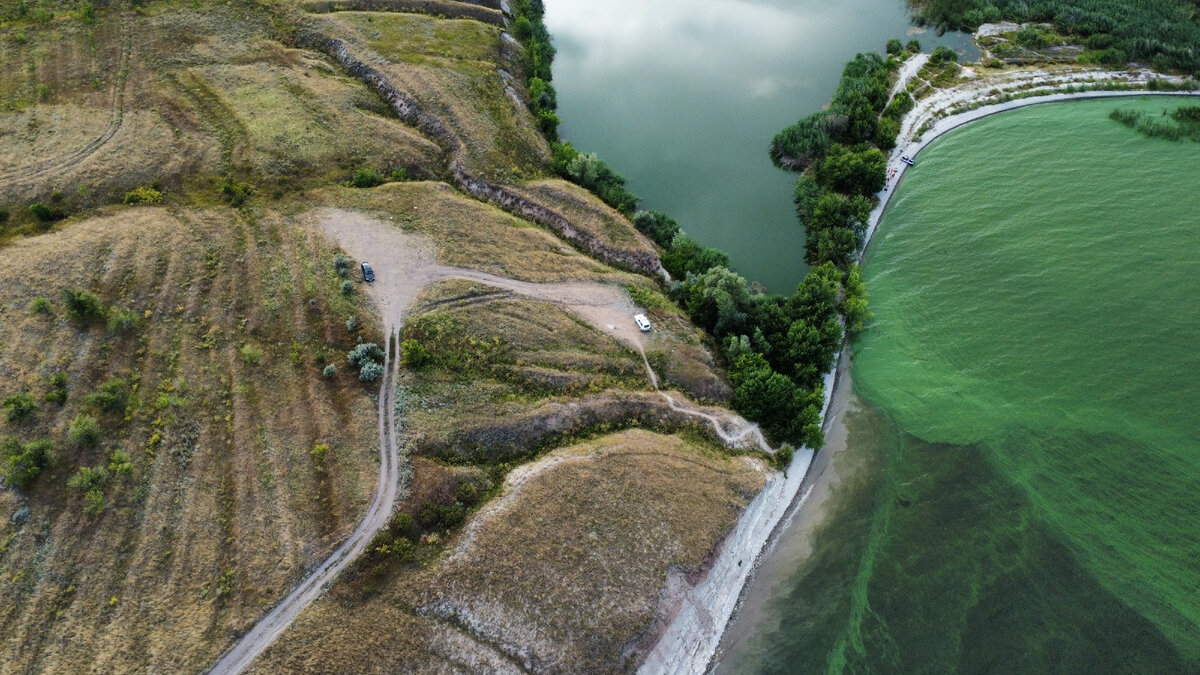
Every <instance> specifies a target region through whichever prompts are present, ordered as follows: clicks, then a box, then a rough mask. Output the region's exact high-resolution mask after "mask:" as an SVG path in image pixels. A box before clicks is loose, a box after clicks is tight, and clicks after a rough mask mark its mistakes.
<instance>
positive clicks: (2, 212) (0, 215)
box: [0, 209, 8, 225]
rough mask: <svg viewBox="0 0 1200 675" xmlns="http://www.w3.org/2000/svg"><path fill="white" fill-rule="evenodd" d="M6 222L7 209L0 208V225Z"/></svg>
mask: <svg viewBox="0 0 1200 675" xmlns="http://www.w3.org/2000/svg"><path fill="white" fill-rule="evenodd" d="M7 222H8V209H0V225H3V224H4V223H7Z"/></svg>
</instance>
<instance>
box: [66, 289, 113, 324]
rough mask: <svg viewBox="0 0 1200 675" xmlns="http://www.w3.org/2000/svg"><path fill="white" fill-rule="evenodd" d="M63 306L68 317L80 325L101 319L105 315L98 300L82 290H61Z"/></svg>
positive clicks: (92, 294)
mask: <svg viewBox="0 0 1200 675" xmlns="http://www.w3.org/2000/svg"><path fill="white" fill-rule="evenodd" d="M63 306H64V307H66V309H67V316H68V317H70V318H71V319H74V320H75V321H79V322H81V323H87V322H90V321H92V320H95V319H103V318H104V315H105V313H106V310H105V308H104V305H103V304H102V303H101V302H100V298H98V297H96V294H95V293H92V292H91V291H86V290H83V289H82V288H66V289H63Z"/></svg>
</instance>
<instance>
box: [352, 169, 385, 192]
mask: <svg viewBox="0 0 1200 675" xmlns="http://www.w3.org/2000/svg"><path fill="white" fill-rule="evenodd" d="M382 184H383V176H381V175H379V172H378V171H376V170H375V169H367V168H362V169H358V170H357V171H355V172H354V176H353V177H352V178H351V179H350V186H351V187H356V188H372V187H375V186H376V185H382Z"/></svg>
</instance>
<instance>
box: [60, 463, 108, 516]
mask: <svg viewBox="0 0 1200 675" xmlns="http://www.w3.org/2000/svg"><path fill="white" fill-rule="evenodd" d="M107 482H108V469H107V468H105V467H103V466H95V467H88V466H81V467H79V469H78V470H76V471H75V473H74V475H72V476H71V477H70V478H69V479H67V485H69V486H71V487H73V488H75V489H77V490H79V491H80V492H83V512H84V513H88V514H92V515H98V514H100V513H103V512H104V507H105V506H106V504H105V500H104V485H105V484H106V483H107Z"/></svg>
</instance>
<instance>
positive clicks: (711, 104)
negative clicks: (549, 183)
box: [546, 0, 969, 292]
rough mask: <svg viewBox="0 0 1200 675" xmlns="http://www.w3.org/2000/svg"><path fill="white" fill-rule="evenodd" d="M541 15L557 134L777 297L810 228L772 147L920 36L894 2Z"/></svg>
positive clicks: (557, 5) (961, 42) (600, 9)
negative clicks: (894, 47) (878, 53)
mask: <svg viewBox="0 0 1200 675" xmlns="http://www.w3.org/2000/svg"><path fill="white" fill-rule="evenodd" d="M546 23H547V25H548V27H549V28H550V32H551V34H552V35H553V36H554V40H555V44H556V46H557V47H558V56H557V57H556V59H555V63H554V84H555V87H556V88H557V90H558V101H559V115H560V116H561V117H562V118H563V120H564V123H563V126H562V128H561V130H562V132H563V135H564V136H565V137H566V138H567V139H569V140H571V141H572V142H573V143H574V144H575V145H576V147H578V148H580V149H582V150H586V151H589V152H597V153H599V154H600V156H601V157H604V158H605V159H606V160H607V161H608V162H609V164H611V165H612V166H613V167H614V168H615V169H616V170H617V171H618V172H620V173H622V174H623V175H625V176H626V177H627V178H628V179H629V180H630V187H631V188H632V189H633V191H634V192H636V193H637V194H639V195H641V196H642V205H643V208H650V209H657V210H661V211H667V212H668V213H670V214H672V215H673V216H675V217H676V218H677V219H679V221H680V222H681V223H682V224H683V226H684V229H685V230H687V231H688V232H689V233H690V234H692V235H693V236H695V237H696V238H698V239H699V240H701V241H702V242H704V243H706V244H708V245H712V246H717V247H719V248H722V249H724V250H725V251H727V252H729V254H730V255H731V256H732V258H733V262H734V264H735V266H736V267H737V268H738V270H739V271H741V272H742V273H743V274H745V275H746V276H747V277H749V278H751V279H754V280H758V281H761V282H762V283H764V284H766V286H767V287H768V288H769V289H771V290H772V291H778V292H791V290H793V289H794V288H795V285H796V283H797V282H798V281H799V279H800V278H801V276H803V273H804V271H805V268H804V265H803V261H802V257H803V248H804V233H803V231H802V230H801V228H800V226H799V224H798V223H797V222H796V219H795V216H794V214H793V213H792V205H791V200H790V194H791V184H792V182H793V176H791V175H790V174H787V173H784V172H782V171H779V170H777V169H775V168H774V167H773V166H772V165H771V163H770V160H769V159H768V158H767V152H766V149H767V144H768V143H769V142H770V140H771V137H772V136H773V135H774V134H775V133H776V132H777V131H779V130H780V129H781V128H783V127H784V126H786V125H788V124H790V123H792V122H794V121H795V120H796V119H797V118H798V117H800V116H801V115H804V114H807V113H809V112H811V111H813V110H816V109H817V108H819V107H821V106H822V105H824V104H825V103H826V102H827V101H828V100H829V97H830V96H831V95H832V93H833V89H834V87H835V86H836V84H837V80H838V76H839V75H840V73H841V68H842V65H843V64H844V63H845V62H846V61H848V60H849V59H851V58H853V56H854V54H855V53H857V52H861V51H866V50H880V49H882V47H883V45H884V43H885V42H886V40H887V39H888V38H889V37H905V36H906V35H908V34H912V33H913V32H914V27H913V26H912V25H911V24H910V23H909V21H908V10H907V9H906V6H905V5H904V4H903V3H902V2H896V1H894V0H847V1H846V2H832V3H831V2H816V1H814V0H805V1H802V2H787V1H786V0H687V1H684V0H654V1H651V2H647V1H646V0H636V1H635V0H610V1H609V2H605V3H588V2H568V1H563V0H547V2H546ZM915 31H916V32H921V31H920V29H915ZM916 37H918V38H919V39H921V41H922V44H923V45H924V46H925V47H926V48H927V49H928V48H931V47H932V46H933V45H934V44H935V40H934V38H933V34H932V33H924V34H921V35H916ZM936 44H949V45H950V46H954V47H959V48H961V47H964V46H968V45H969V41H967V40H966V39H965V37H963V36H953V35H948V36H946V37H944V38H940V39H937V40H936Z"/></svg>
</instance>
